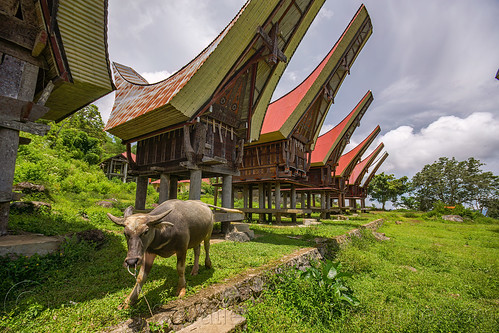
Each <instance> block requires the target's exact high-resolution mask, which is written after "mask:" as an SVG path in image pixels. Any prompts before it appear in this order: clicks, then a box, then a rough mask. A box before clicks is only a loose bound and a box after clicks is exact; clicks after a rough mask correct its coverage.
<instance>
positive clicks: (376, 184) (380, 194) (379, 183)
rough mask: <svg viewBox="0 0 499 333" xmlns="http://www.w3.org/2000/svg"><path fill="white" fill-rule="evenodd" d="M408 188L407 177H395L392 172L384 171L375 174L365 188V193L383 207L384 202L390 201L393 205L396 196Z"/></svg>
mask: <svg viewBox="0 0 499 333" xmlns="http://www.w3.org/2000/svg"><path fill="white" fill-rule="evenodd" d="M408 188H409V184H408V178H407V177H406V176H404V177H402V178H399V179H397V178H395V176H394V175H393V174H391V175H386V174H385V173H384V172H382V173H381V174H378V175H375V176H374V177H373V179H372V180H371V183H370V184H369V186H368V188H367V194H368V195H369V196H370V197H371V198H372V199H374V200H376V201H378V202H379V203H381V205H382V209H385V204H386V202H388V201H390V202H392V203H393V204H394V205H395V206H396V205H397V203H398V197H399V196H402V195H403V194H404V193H406V192H407V190H408Z"/></svg>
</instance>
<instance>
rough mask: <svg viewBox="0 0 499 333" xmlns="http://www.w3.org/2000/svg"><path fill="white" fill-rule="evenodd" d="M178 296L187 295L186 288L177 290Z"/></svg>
mask: <svg viewBox="0 0 499 333" xmlns="http://www.w3.org/2000/svg"><path fill="white" fill-rule="evenodd" d="M177 296H178V297H184V296H185V288H180V289H179V290H177Z"/></svg>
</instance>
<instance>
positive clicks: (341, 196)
mask: <svg viewBox="0 0 499 333" xmlns="http://www.w3.org/2000/svg"><path fill="white" fill-rule="evenodd" d="M338 207H339V208H340V209H343V208H345V195H344V194H343V193H341V192H340V193H338Z"/></svg>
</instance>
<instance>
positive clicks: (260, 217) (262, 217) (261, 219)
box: [258, 183, 265, 223]
mask: <svg viewBox="0 0 499 333" xmlns="http://www.w3.org/2000/svg"><path fill="white" fill-rule="evenodd" d="M258 208H260V209H264V208H265V191H264V188H263V183H259V184H258ZM258 221H259V222H261V223H262V222H264V221H265V214H263V213H260V214H258Z"/></svg>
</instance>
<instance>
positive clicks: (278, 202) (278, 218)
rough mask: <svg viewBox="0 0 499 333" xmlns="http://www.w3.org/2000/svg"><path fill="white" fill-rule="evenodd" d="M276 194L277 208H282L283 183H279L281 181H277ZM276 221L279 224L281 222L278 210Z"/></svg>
mask: <svg viewBox="0 0 499 333" xmlns="http://www.w3.org/2000/svg"><path fill="white" fill-rule="evenodd" d="M270 186H272V185H270ZM274 196H275V208H276V209H280V208H281V183H279V182H276V183H275V191H274ZM275 221H276V223H277V224H280V223H281V214H280V213H278V212H276V215H275Z"/></svg>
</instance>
